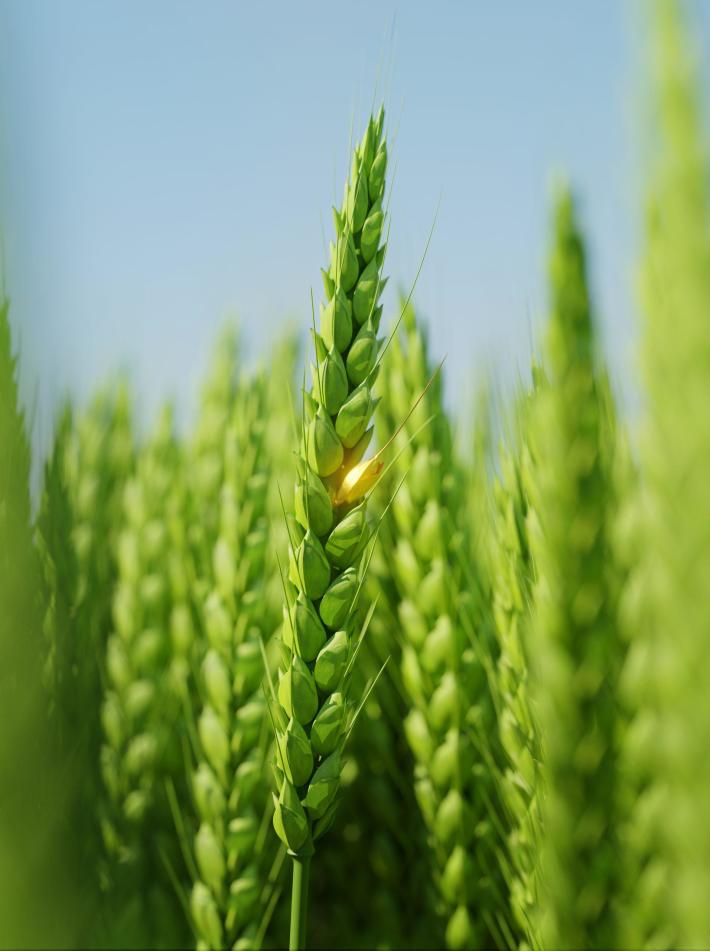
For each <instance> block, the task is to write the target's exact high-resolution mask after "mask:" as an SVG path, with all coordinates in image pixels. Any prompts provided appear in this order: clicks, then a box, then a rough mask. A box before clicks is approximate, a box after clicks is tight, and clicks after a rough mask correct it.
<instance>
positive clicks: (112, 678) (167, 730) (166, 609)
mask: <svg viewBox="0 0 710 951" xmlns="http://www.w3.org/2000/svg"><path fill="white" fill-rule="evenodd" d="M177 466H178V449H177V443H176V440H175V436H174V432H173V420H172V413H171V411H170V408H169V407H166V408H165V409H164V410H163V411H162V412H161V414H160V416H159V418H158V420H157V424H156V426H155V428H154V431H153V432H152V434H151V436H150V439H149V441H148V443H147V444H146V445H145V446H144V447H142V448H141V449H140V450H139V452H138V454H137V459H136V466H135V471H134V473H133V474H132V475H131V477H130V478H129V479H128V480H127V482H126V484H125V486H124V490H123V497H122V520H121V527H120V531H119V533H118V535H117V538H116V543H115V544H116V548H115V552H116V563H117V572H118V574H117V581H116V587H115V590H114V593H113V602H112V621H113V624H112V629H111V634H110V636H109V638H108V641H107V645H106V674H105V688H104V698H103V703H102V707H101V724H102V728H103V743H102V747H101V771H102V778H103V782H104V788H105V804H104V810H103V814H102V832H103V838H104V843H105V848H106V853H107V863H106V877H107V880H108V882H109V887H110V888H111V889H113V890H115V891H116V894H117V897H118V898H119V899H120V900H125V905H124V907H123V909H122V913H123V914H124V915H125V918H124V919H123V924H122V925H121V927H125V928H131V929H133V928H135V929H136V931H137V935H136V936H139V935H142V936H143V937H142V938H141V940H146V941H156V940H173V939H174V940H178V941H179V940H181V937H182V936H181V935H179V934H177V935H174V929H172V928H171V927H170V926H171V924H172V921H173V920H175V919H177V921H180V920H181V919H180V916H179V914H178V913H177V909H176V908H174V909H172V912H171V911H170V907H169V906H170V904H171V902H173V901H174V898H175V896H174V893H173V889H172V887H171V886H170V883H169V881H168V880H167V877H166V874H165V871H164V868H163V855H164V853H169V852H170V850H171V848H172V845H173V841H174V840H173V837H172V819H171V816H170V810H169V805H168V802H167V800H166V797H165V791H164V790H165V782H166V780H167V779H168V778H169V777H173V776H174V765H172V764H173V762H174V761H173V758H172V756H171V747H172V744H173V741H174V732H175V721H176V709H175V707H176V704H175V703H174V698H173V695H172V692H171V689H170V678H169V677H168V676H166V674H167V673H168V671H169V667H170V661H171V653H172V649H171V641H170V621H171V595H170V579H169V572H168V570H167V569H168V563H169V556H170V550H171V543H170V538H169V534H168V523H167V519H166V517H165V514H166V512H165V504H166V500H167V499H168V497H169V495H170V491H171V488H172V486H173V482H174V479H175V476H176V472H177ZM177 709H178V710H179V706H178V707H177ZM118 920H121V919H120V918H118ZM169 928H170V930H168V929H169ZM120 933H121V931H120V930H119V931H118V932H117V934H120ZM173 935H174V938H173Z"/></svg>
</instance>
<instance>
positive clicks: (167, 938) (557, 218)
mask: <svg viewBox="0 0 710 951" xmlns="http://www.w3.org/2000/svg"><path fill="white" fill-rule="evenodd" d="M684 13H685V10H684V8H683V6H682V5H681V4H679V3H677V2H673V0H658V2H656V0H654V2H651V0H649V2H648V3H647V4H645V5H644V17H645V19H646V20H647V23H648V27H649V31H648V39H647V41H648V44H649V54H650V55H649V61H650V62H652V63H653V65H654V70H653V72H652V74H650V75H648V76H646V77H645V79H644V81H645V84H646V94H647V100H648V104H649V109H648V116H647V119H648V122H649V124H650V126H651V127H652V128H651V134H652V138H653V142H654V149H653V161H652V162H650V163H649V168H648V171H647V179H646V181H645V182H644V183H643V187H642V189H640V191H641V192H642V194H643V202H644V205H643V209H642V212H641V214H640V215H639V218H640V219H641V222H642V225H641V240H640V245H639V256H638V260H637V268H636V276H637V288H636V291H637V298H638V301H639V311H640V314H641V325H640V328H639V336H638V341H637V365H638V367H639V369H640V380H641V387H642V393H641V401H640V402H641V406H640V409H639V412H638V413H637V414H630V413H628V412H627V411H626V409H625V407H624V401H623V400H622V399H621V398H620V397H619V394H618V393H617V392H616V386H615V384H614V382H613V377H612V374H611V372H610V371H609V369H608V367H607V365H606V362H605V356H604V349H603V347H602V345H601V338H600V333H599V312H598V309H597V303H596V298H595V293H594V288H593V287H591V286H590V285H591V281H590V277H589V268H588V251H587V240H586V237H585V220H584V219H585V215H584V214H583V211H582V205H581V202H580V200H579V196H578V193H577V191H576V189H575V185H574V181H571V182H569V183H567V182H565V181H562V180H560V181H559V183H558V184H557V187H556V189H555V191H554V194H553V196H552V198H551V202H550V208H549V228H548V247H547V249H546V261H547V274H546V281H547V300H548V309H547V317H546V320H545V325H544V328H543V333H542V334H541V337H540V340H539V342H538V343H536V344H535V346H534V347H533V349H534V352H531V353H530V355H529V363H528V367H529V369H528V371H527V372H525V373H523V374H521V375H520V377H519V379H518V381H517V383H516V384H515V385H513V386H509V387H507V388H506V389H505V390H504V392H503V393H502V394H498V396H499V397H500V398H496V399H494V398H493V397H492V396H491V389H490V388H487V387H486V386H485V385H484V382H485V381H483V380H481V386H480V387H479V396H478V399H477V402H476V412H475V419H474V421H473V432H472V433H470V434H469V438H467V439H464V438H462V433H461V428H462V427H461V425H460V419H459V417H458V415H457V407H458V406H460V402H462V401H457V399H454V400H453V403H452V405H449V403H448V402H447V401H446V400H445V398H444V384H445V380H446V373H447V364H446V360H445V359H443V358H444V356H445V355H444V353H443V352H442V348H441V347H440V346H439V341H438V339H437V319H436V314H435V313H431V314H427V315H426V318H427V319H426V320H425V319H424V315H423V314H422V313H420V311H419V309H418V305H417V287H416V283H417V282H416V280H414V281H412V282H411V284H410V285H409V286H406V287H404V288H403V290H402V291H401V294H400V297H399V302H398V304H397V306H396V307H395V309H394V311H393V312H392V313H388V312H387V308H386V306H385V305H383V298H382V294H383V291H384V288H385V286H386V284H387V281H388V277H389V273H390V272H389V269H388V258H387V246H388V240H389V237H390V227H392V228H393V229H394V228H395V227H396V222H393V221H392V220H391V216H390V204H389V203H390V196H391V191H390V182H391V179H392V176H393V171H394V169H393V164H394V163H393V160H392V154H391V153H392V148H391V141H392V137H393V134H394V129H393V123H392V119H391V117H390V110H389V108H388V109H387V110H386V109H385V108H384V107H381V108H380V106H379V104H376V105H375V108H374V109H373V112H372V114H371V115H369V116H365V118H364V120H362V121H361V122H360V123H359V125H358V123H357V121H356V122H355V130H354V135H353V144H352V147H351V155H350V165H349V171H348V174H347V179H346V181H345V183H344V192H343V198H342V202H341V204H340V205H339V206H338V207H337V208H335V209H334V210H333V215H332V221H330V220H329V221H328V223H327V225H326V226H325V227H326V231H328V229H329V236H328V237H329V250H328V253H327V256H326V259H325V260H323V261H322V262H320V263H321V264H322V287H319V288H317V289H314V292H313V295H312V303H313V315H312V322H311V323H310V325H308V326H304V327H302V328H296V330H295V331H294V330H293V329H292V328H291V329H289V328H286V326H284V328H283V330H282V332H281V333H280V334H279V335H278V337H277V338H276V339H275V341H274V343H273V345H272V346H271V347H270V349H269V352H268V354H267V355H265V359H264V360H263V361H262V364H261V366H260V368H257V369H253V368H252V367H251V366H250V365H249V364H248V363H247V361H246V360H245V358H244V355H243V348H242V343H241V339H240V335H239V333H238V332H237V331H236V330H235V329H233V328H232V327H231V326H227V327H225V329H224V330H223V332H222V333H221V334H220V335H219V337H218V338H217V339H216V341H215V343H214V350H213V357H212V361H211V365H210V367H209V370H208V372H207V373H206V375H205V378H204V380H203V381H202V385H201V389H200V396H199V406H198V407H197V412H196V414H195V418H194V423H192V424H190V425H189V426H182V425H178V422H177V421H176V413H175V409H174V407H173V406H172V405H171V404H170V403H169V402H165V403H164V405H163V406H162V408H161V409H160V411H159V412H158V413H157V414H156V415H155V417H154V418H153V419H151V420H150V423H149V425H148V426H147V427H145V426H142V425H139V422H138V419H137V412H136V408H135V407H136V397H135V394H134V392H133V389H132V386H131V384H130V383H129V382H128V380H127V378H126V379H124V378H122V377H113V378H111V379H110V380H108V381H107V382H106V383H105V384H104V385H102V386H101V387H100V388H99V389H98V390H97V391H96V392H95V394H94V395H93V397H92V398H91V399H90V400H89V401H86V403H82V402H80V401H73V400H72V399H67V400H66V401H65V402H64V404H63V405H62V406H61V407H60V408H59V411H58V412H57V413H56V417H55V420H54V426H53V432H52V439H51V445H49V448H48V451H47V453H46V456H44V457H42V458H40V459H37V458H36V459H34V460H33V451H34V450H33V448H32V447H34V446H35V442H36V441H35V440H34V439H33V434H32V423H31V419H30V412H29V411H28V409H27V407H26V406H25V405H24V404H23V401H22V400H21V399H20V397H19V395H18V388H19V386H20V382H21V381H20V379H19V376H20V364H19V361H18V354H19V352H20V343H21V341H20V340H18V339H15V338H14V335H13V334H12V333H11V324H10V317H11V303H10V297H11V291H12V288H8V292H7V295H6V296H4V298H3V302H2V306H1V307H0V947H7V948H45V947H46V948H50V947H51V948H54V947H67V948H197V949H200V951H208V949H222V948H225V949H234V951H241V949H261V948H263V949H269V948H285V947H289V948H291V949H297V948H383V949H389V948H391V949H396V948H412V949H415V948H432V949H433V948H444V947H445V948H449V949H488V948H496V949H502V951H505V949H525V951H552V949H570V948H575V949H587V948H589V949H612V948H624V949H640V948H654V949H706V948H709V947H710V176H709V175H708V157H707V149H706V146H707V141H708V140H707V136H706V126H705V123H704V121H703V103H702V101H701V96H700V95H699V90H700V88H701V85H702V83H701V79H700V76H701V70H700V68H699V66H698V64H697V63H696V62H695V61H694V60H693V57H692V56H691V54H690V39H689V30H688V26H687V22H688V21H687V20H686V18H685V17H684ZM693 63H694V64H695V65H693V66H691V64H693ZM406 160H407V156H406V154H399V155H398V161H399V162H401V163H406ZM432 230H435V228H433V229H432ZM430 237H431V235H430ZM421 266H422V267H423V268H426V252H425V253H424V255H423V258H422V262H421ZM300 330H302V333H300V332H297V331H300ZM631 417H633V418H631ZM33 468H34V470H35V471H38V472H40V473H41V476H40V480H39V487H38V489H36V490H35V488H32V471H33Z"/></svg>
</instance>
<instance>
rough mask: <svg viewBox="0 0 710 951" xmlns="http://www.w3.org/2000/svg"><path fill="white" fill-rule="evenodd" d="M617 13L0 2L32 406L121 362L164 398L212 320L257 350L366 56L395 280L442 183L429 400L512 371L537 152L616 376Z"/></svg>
mask: <svg viewBox="0 0 710 951" xmlns="http://www.w3.org/2000/svg"><path fill="white" fill-rule="evenodd" d="M695 12H696V17H697V19H696V21H695V22H696V23H697V24H698V25H699V26H702V27H703V28H704V29H705V28H706V27H707V26H708V24H710V14H709V13H708V9H707V7H704V8H703V7H702V6H701V7H699V8H697V9H696V11H695ZM638 35H639V18H638V9H637V8H634V7H633V5H629V4H627V3H624V2H622V0H574V2H569V0H546V2H539V3H527V2H522V0H519V2H513V0H508V2H492V0H491V2H484V0H469V2H463V0H460V2H442V0H437V2H436V3H434V2H415V0H407V2H402V0H400V2H399V3H394V2H389V0H379V2H375V0H368V2H359V3H348V4H346V3H339V2H330V3H322V2H303V3H290V2H289V3H287V2H283V3H277V4H275V3H270V2H264V3H254V2H251V3H248V4H247V3H238V2H217V0H208V2H200V3H198V2H184V0H171V2H165V0H151V2H150V3H144V2H137V0H123V2H114V0H105V2H101V3H97V2H89V0H61V2H58V0H16V2H8V0H5V2H1V3H0V167H1V168H2V174H1V176H0V202H1V210H0V214H1V221H2V231H3V236H4V246H5V249H4V254H5V273H6V282H7V286H8V291H9V293H10V296H11V299H12V320H13V325H14V327H15V329H16V331H17V333H18V337H19V339H20V341H21V346H22V371H23V393H24V394H25V397H26V399H28V401H30V402H31V404H32V406H33V407H34V408H35V409H34V417H35V426H36V427H37V428H38V429H39V430H40V431H41V432H44V431H47V430H48V428H49V427H50V424H51V417H52V409H53V406H54V405H55V403H56V400H57V398H58V397H60V396H61V395H62V394H63V393H65V392H67V391H70V392H72V393H74V394H75V395H77V396H78V397H79V398H81V399H84V398H85V397H86V395H87V394H88V393H89V392H90V390H91V388H92V387H93V386H94V385H95V384H96V383H97V381H99V380H100V379H101V378H102V377H104V376H105V375H106V373H107V372H109V371H110V370H111V369H115V368H118V367H124V368H128V369H129V370H130V372H131V374H132V376H133V378H134V380H135V382H136V386H137V389H138V392H139V394H140V405H141V407H142V408H143V409H144V410H147V411H152V410H153V408H154V407H155V406H156V405H157V402H158V401H159V400H160V399H161V398H162V397H163V396H174V397H176V398H177V401H178V405H179V406H180V408H181V409H182V410H183V411H185V410H186V408H188V407H190V406H191V405H192V402H193V400H194V394H195V390H196V384H197V381H198V379H199V375H200V373H201V372H202V371H203V369H204V366H205V362H206V359H207V355H208V353H209V349H210V347H211V345H212V342H213V340H214V337H215V332H216V330H217V328H218V327H219V325H220V324H221V323H222V322H223V320H224V319H225V318H226V317H229V316H230V315H231V316H238V317H239V319H240V322H241V325H242V327H243V330H244V333H245V337H246V342H247V346H248V352H249V354H250V355H251V356H252V357H253V358H257V357H258V356H259V354H261V353H265V352H268V348H269V346H270V344H271V342H272V341H273V339H274V336H275V335H276V334H277V333H278V328H279V327H280V325H281V324H282V322H283V320H284V319H286V318H289V317H290V318H293V319H296V320H299V321H301V326H305V325H306V322H307V321H308V320H309V319H310V317H309V315H310V305H309V292H310V288H311V287H313V288H314V290H315V291H316V293H319V292H320V279H319V267H320V265H321V263H323V261H324V257H325V255H324V247H323V229H324V228H325V232H326V234H327V235H328V236H329V233H330V227H331V225H330V214H329V209H330V205H331V204H332V203H333V202H334V201H335V200H338V199H339V198H340V195H341V188H342V184H341V183H342V178H343V175H344V173H345V170H346V164H347V147H348V141H349V133H350V126H351V120H354V124H355V129H356V130H360V129H361V128H362V126H363V123H364V121H365V118H366V114H367V110H368V107H369V104H370V102H371V100H372V97H373V92H374V90H375V83H376V78H377V76H378V72H379V73H380V75H381V79H380V89H381V90H382V91H383V92H384V93H385V99H386V104H387V108H388V116H389V125H390V132H391V134H392V135H394V136H395V139H394V142H393V150H392V153H393V156H394V160H395V162H396V181H395V187H394V197H393V202H392V226H391V228H392V230H391V241H390V247H389V257H388V261H389V264H388V268H389V273H390V274H391V275H392V281H391V285H392V287H393V288H396V287H397V286H398V285H407V284H408V283H409V282H411V280H412V278H413V276H414V273H415V272H416V269H417V265H418V261H419V258H420V256H421V254H422V251H423V248H424V245H425V241H426V236H427V232H428V230H429V228H430V225H431V223H432V219H433V215H434V212H435V209H436V207H437V203H438V202H439V200H441V206H440V212H439V216H438V221H437V225H436V229H435V233H434V237H433V240H432V244H431V248H430V252H429V255H428V257H427V260H426V262H425V265H424V270H423V273H422V276H421V279H420V282H419V285H418V288H417V291H416V298H415V299H416V302H417V303H418V305H419V307H420V309H421V311H422V312H423V313H424V314H425V315H426V317H427V319H428V321H429V322H430V324H431V325H432V326H433V327H434V328H435V333H434V338H435V343H434V349H435V352H436V353H437V354H440V355H443V354H444V353H446V354H447V355H448V360H447V373H448V398H449V401H450V403H452V404H453V403H454V402H456V403H459V404H460V405H466V403H467V401H468V400H469V399H470V397H471V394H472V392H473V389H474V386H475V381H476V379H477V378H478V375H479V371H480V370H481V369H482V368H485V367H494V368H496V369H497V372H499V373H500V374H501V375H502V376H503V377H504V378H507V379H510V378H512V377H513V375H514V374H515V372H516V370H517V369H518V368H522V369H525V367H526V365H527V361H528V354H529V351H530V346H531V340H532V337H533V335H534V333H535V328H536V327H537V326H538V325H539V321H540V319H541V318H542V317H543V316H544V313H545V290H544V278H545V247H546V238H547V224H548V198H549V193H550V188H549V186H550V181H551V176H552V175H553V174H554V173H555V172H563V173H565V174H566V175H567V176H568V177H569V178H570V179H571V181H572V182H573V184H574V185H575V187H576V189H577V190H578V193H579V196H580V199H581V209H582V214H583V219H584V222H585V224H586V227H587V231H588V235H589V244H590V255H591V269H592V277H593V282H594V289H595V292H596V300H597V305H598V307H597V309H598V312H599V316H600V322H601V326H602V332H603V336H604V340H605V343H606V345H607V348H608V352H609V356H610V361H611V364H612V368H613V371H614V373H615V374H616V375H617V376H621V375H622V374H627V373H630V372H633V360H632V358H631V354H630V350H631V341H632V338H633V332H634V308H633V268H634V257H635V254H636V244H637V242H636V234H637V231H638V222H639V219H640V207H641V205H640V196H641V185H640V181H639V171H640V168H641V166H642V162H641V158H642V155H641V152H642V149H641V148H640V141H641V138H640V129H642V127H643V122H642V121H641V118H640V116H641V106H642V104H643V95H642V94H640V89H641V82H642V79H643V73H642V71H641V65H642V64H641V58H640V52H641V49H640V46H641V44H640V43H639V40H638ZM383 61H384V64H385V66H384V68H383V69H380V68H379V67H378V64H380V63H381V62H383ZM389 300H390V302H391V304H392V307H394V290H393V291H392V293H391V296H390V297H389Z"/></svg>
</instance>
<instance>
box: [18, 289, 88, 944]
mask: <svg viewBox="0 0 710 951" xmlns="http://www.w3.org/2000/svg"><path fill="white" fill-rule="evenodd" d="M17 363H18V361H17V357H16V356H15V355H14V353H13V348H12V340H11V332H10V323H9V303H8V300H7V299H6V298H5V296H4V293H3V292H2V291H1V290H0V604H1V605H2V608H1V609H0V760H1V763H0V802H1V803H2V806H0V839H1V840H2V843H3V845H2V849H0V892H2V896H3V898H2V911H1V912H0V917H1V918H2V921H1V923H0V932H1V937H0V941H2V943H3V944H4V945H6V946H7V947H40V946H47V945H49V944H51V943H53V942H57V943H60V944H72V943H74V942H75V941H77V940H78V939H79V935H78V931H79V929H78V928H76V927H75V918H74V915H75V914H76V915H78V914H79V913H80V912H79V901H80V896H79V895H78V891H77V888H76V884H77V883H76V879H75V878H74V876H66V877H65V876H61V875H60V876H59V877H58V878H57V875H56V869H57V868H61V866H62V861H63V850H62V847H63V845H64V842H65V841H66V836H65V833H66V828H65V826H64V817H63V815H62V814H61V813H62V809H61V805H62V795H63V792H64V786H63V784H62V783H61V780H62V779H63V776H62V772H61V769H58V768H57V766H58V764H57V762H56V758H55V753H56V749H57V747H56V742H55V740H56V736H55V735H54V733H53V731H52V732H50V724H49V723H48V722H47V719H48V718H47V707H48V704H47V696H46V694H45V692H44V689H43V688H44V686H45V684H44V682H43V681H44V679H45V676H46V674H47V673H48V672H49V671H48V670H47V669H45V670H44V671H43V660H44V658H46V657H47V653H48V650H47V647H48V645H47V643H46V642H45V641H44V640H43V636H42V616H41V608H42V604H41V601H40V597H39V594H40V592H43V586H42V585H41V571H40V564H39V562H38V558H37V552H36V550H35V549H34V547H33V544H32V515H31V503H30V445H29V439H28V433H27V429H26V424H25V416H24V412H23V410H22V408H21V403H20V399H19V395H18V385H17ZM43 566H46V561H44V559H43ZM49 626H50V625H48V627H49ZM51 641H52V637H51V634H50V636H49V642H50V643H51ZM50 650H51V649H50ZM44 666H45V668H46V665H44ZM52 667H53V661H50V663H49V670H51V669H52Z"/></svg>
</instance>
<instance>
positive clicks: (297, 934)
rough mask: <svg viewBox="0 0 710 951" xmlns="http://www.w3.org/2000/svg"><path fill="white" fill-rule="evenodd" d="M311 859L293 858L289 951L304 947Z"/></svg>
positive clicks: (296, 950)
mask: <svg viewBox="0 0 710 951" xmlns="http://www.w3.org/2000/svg"><path fill="white" fill-rule="evenodd" d="M310 867H311V857H310V855H306V856H296V855H294V856H293V888H292V891H291V935H290V939H289V943H288V947H289V951H303V949H304V948H305V947H306V915H307V912H308V873H309V871H310Z"/></svg>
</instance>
